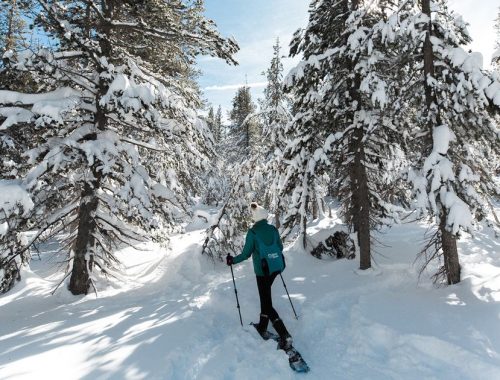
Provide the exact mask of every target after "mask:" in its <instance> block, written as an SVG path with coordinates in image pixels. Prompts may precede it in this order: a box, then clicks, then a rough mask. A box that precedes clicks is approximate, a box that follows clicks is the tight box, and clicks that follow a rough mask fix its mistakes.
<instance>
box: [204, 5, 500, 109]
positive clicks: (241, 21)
mask: <svg viewBox="0 0 500 380" xmlns="http://www.w3.org/2000/svg"><path fill="white" fill-rule="evenodd" d="M449 6H450V8H451V9H453V10H456V11H457V12H459V13H460V14H462V16H463V17H464V19H465V21H467V22H468V23H469V24H470V27H469V32H470V34H471V36H472V38H473V39H474V42H473V43H472V44H471V46H470V48H472V49H473V50H474V51H480V52H481V53H483V56H484V63H485V66H489V61H490V60H491V55H492V53H493V46H494V41H495V33H494V29H493V26H494V20H495V18H496V16H497V14H498V8H499V6H500V3H499V1H498V0H449ZM205 7H206V15H207V17H208V18H210V19H212V20H214V21H215V22H216V24H217V26H218V29H219V31H220V32H221V33H222V35H223V36H226V37H227V36H233V37H234V38H235V39H236V41H237V42H238V44H239V45H240V49H241V50H240V52H238V54H237V55H236V59H237V61H238V62H239V65H238V66H235V67H232V66H228V65H227V64H226V63H225V62H224V61H222V60H220V59H217V58H212V57H201V58H200V59H199V60H198V63H199V67H200V69H201V71H202V76H201V77H200V79H199V83H200V86H201V88H202V90H203V92H204V94H205V98H206V99H207V100H208V101H209V102H210V103H211V104H213V105H214V106H215V107H217V106H218V105H219V104H220V105H221V106H222V108H223V110H224V111H228V110H229V109H230V108H231V100H232V98H233V96H234V94H235V92H236V89H237V88H238V87H240V86H242V85H244V84H245V83H246V82H248V84H249V86H250V87H251V88H252V96H253V99H254V100H256V99H257V97H261V96H262V90H263V88H264V86H265V78H264V76H262V75H261V74H262V72H263V71H264V70H266V68H267V67H268V66H269V63H270V60H271V57H272V53H273V50H272V47H273V45H274V43H275V40H276V38H277V37H279V38H280V41H281V44H282V46H283V50H282V51H283V55H285V56H288V44H289V42H290V39H291V37H292V35H293V33H294V32H295V30H297V29H298V28H301V27H305V26H306V25H307V20H308V13H307V10H308V7H309V0H251V1H248V0H205ZM297 62H298V60H297V59H296V58H295V59H290V58H286V59H284V60H283V64H284V67H285V74H286V72H288V70H289V69H290V68H292V67H293V66H294V65H295V64H296V63H297Z"/></svg>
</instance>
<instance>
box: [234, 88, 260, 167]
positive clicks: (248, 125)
mask: <svg viewBox="0 0 500 380" xmlns="http://www.w3.org/2000/svg"><path fill="white" fill-rule="evenodd" d="M232 106H233V107H232V109H231V112H230V114H229V118H230V120H231V126H230V129H229V136H228V137H229V138H230V144H231V145H232V146H233V147H235V148H236V151H235V152H236V154H237V156H239V157H237V158H236V159H240V160H241V158H244V157H246V156H247V155H248V154H249V153H250V151H251V148H252V147H253V146H255V144H256V140H257V133H256V128H257V126H256V122H255V118H254V117H253V116H254V112H255V110H256V106H255V104H254V103H253V101H252V95H251V93H250V87H248V86H243V87H240V88H239V89H238V90H237V92H236V95H235V96H234V98H233V102H232Z"/></svg>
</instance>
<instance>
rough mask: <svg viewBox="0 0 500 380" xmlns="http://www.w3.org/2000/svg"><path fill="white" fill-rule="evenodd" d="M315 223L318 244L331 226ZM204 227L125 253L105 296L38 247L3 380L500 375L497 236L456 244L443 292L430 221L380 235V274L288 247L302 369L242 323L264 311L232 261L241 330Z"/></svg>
mask: <svg viewBox="0 0 500 380" xmlns="http://www.w3.org/2000/svg"><path fill="white" fill-rule="evenodd" d="M334 223H335V220H328V219H324V220H322V221H321V222H317V223H316V224H313V225H311V227H310V232H311V234H312V236H313V239H314V237H315V234H316V238H317V237H318V236H319V235H321V234H324V231H321V230H323V229H328V228H331V227H333V225H334ZM203 227H204V226H203V225H201V224H200V223H199V222H198V223H197V224H193V225H191V226H188V228H186V231H188V232H186V233H184V234H179V235H177V236H174V237H173V238H172V241H171V245H170V247H171V248H170V249H161V248H159V247H155V246H153V245H149V246H147V247H143V248H147V250H140V251H139V250H133V249H125V250H123V251H121V252H120V253H119V255H120V257H121V258H122V260H123V262H124V265H125V281H124V282H117V281H114V282H110V283H109V284H108V285H107V286H104V285H105V284H101V287H102V288H101V289H100V290H99V294H98V297H97V298H96V295H95V294H93V293H92V294H89V295H87V296H85V297H73V296H71V295H69V294H68V292H67V291H66V290H64V289H59V290H57V291H56V293H55V295H53V296H51V295H50V292H51V291H52V289H53V288H54V287H55V286H56V285H57V284H58V282H59V281H60V280H61V277H60V275H58V274H55V269H56V267H57V265H59V264H58V263H57V262H58V260H60V259H61V258H60V257H58V256H57V255H56V254H54V248H55V247H54V246H50V245H45V246H44V247H42V248H43V249H42V253H41V261H37V260H38V258H37V257H36V256H35V258H34V260H33V263H32V271H31V272H28V273H25V274H24V277H23V279H22V282H21V283H19V284H17V286H16V287H15V288H14V290H13V291H12V292H10V293H8V294H7V295H3V296H1V297H0V316H1V318H0V379H51V380H56V379H64V380H71V379H89V380H90V379H148V380H149V379H173V380H176V379H217V380H218V379H228V380H229V379H238V380H240V379H280V380H282V379H295V378H310V379H419V380H420V379H453V380H459V379H474V380H475V379H491V380H498V379H500V328H499V325H500V244H499V242H498V241H496V240H495V239H494V238H492V237H491V236H490V235H488V234H486V233H482V232H478V233H477V234H476V237H475V240H472V239H470V238H466V239H464V240H462V241H461V242H460V249H461V252H462V255H461V260H462V266H463V269H462V271H463V272H462V273H463V281H462V283H460V284H459V285H456V286H450V287H441V288H436V287H434V286H432V284H431V283H430V281H429V275H430V274H429V273H424V275H423V276H422V277H421V279H420V280H419V279H418V275H417V274H418V265H415V264H414V260H415V256H416V252H417V250H418V247H419V245H420V243H421V241H422V237H423V233H424V232H425V229H426V227H425V226H424V225H420V224H407V225H401V226H397V227H394V228H392V229H391V230H388V231H387V232H386V233H385V234H383V235H380V236H379V237H378V240H379V241H380V242H381V244H379V246H378V248H377V251H378V252H379V254H377V255H376V256H375V260H376V265H375V269H373V270H370V271H367V272H360V271H358V270H357V269H356V268H357V267H358V259H356V260H339V261H334V260H317V259H315V258H313V257H311V256H309V255H307V254H305V253H304V252H303V251H302V250H300V249H298V248H297V247H298V245H297V247H293V246H292V247H289V249H288V250H287V252H286V257H287V269H286V271H285V273H284V278H285V281H286V282H287V286H288V289H289V291H290V293H291V296H292V299H293V302H294V306H295V309H296V310H297V313H298V314H299V319H298V320H296V319H295V318H294V316H293V313H292V310H291V307H290V304H289V302H288V299H287V297H286V293H285V291H284V288H283V285H282V284H281V280H280V279H279V278H278V279H277V280H276V282H275V284H274V286H273V289H274V299H275V307H276V309H277V310H278V312H279V313H280V314H281V316H282V318H283V319H284V321H285V324H286V325H287V327H288V328H289V330H290V332H291V333H292V335H293V336H294V339H295V346H296V347H297V348H298V349H299V351H301V353H302V354H303V356H304V358H305V360H306V361H307V362H308V363H309V365H310V367H311V372H310V373H309V374H296V373H294V372H292V371H291V369H290V368H289V367H288V363H287V358H286V356H285V354H284V353H283V352H282V351H278V350H276V349H275V348H276V347H275V343H274V342H270V341H269V342H264V341H262V340H261V338H260V337H258V336H257V334H256V333H255V332H254V331H253V329H252V328H249V327H247V325H248V323H249V322H250V321H256V320H257V318H258V314H259V307H258V305H259V301H258V295H257V287H256V284H255V278H254V276H253V272H252V268H251V263H250V261H247V262H245V263H244V264H242V265H239V266H237V267H235V276H236V285H237V287H238V294H239V298H240V304H241V312H242V315H243V322H244V324H245V328H241V327H240V322H239V317H238V311H237V309H236V301H235V295H234V290H233V283H232V279H231V272H230V270H229V268H227V267H226V266H224V265H222V264H213V263H212V262H211V261H210V260H208V259H207V258H205V257H202V256H201V255H200V253H199V252H200V248H201V243H202V241H203Z"/></svg>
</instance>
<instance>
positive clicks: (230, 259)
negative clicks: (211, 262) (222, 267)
mask: <svg viewBox="0 0 500 380" xmlns="http://www.w3.org/2000/svg"><path fill="white" fill-rule="evenodd" d="M226 264H227V265H229V266H231V265H233V256H231V255H227V256H226Z"/></svg>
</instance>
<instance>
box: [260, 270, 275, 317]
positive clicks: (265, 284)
mask: <svg viewBox="0 0 500 380" xmlns="http://www.w3.org/2000/svg"><path fill="white" fill-rule="evenodd" d="M277 275H278V273H273V274H272V275H270V276H257V288H259V297H260V313H261V314H265V315H267V316H268V317H269V319H270V320H271V322H274V321H275V320H276V319H278V318H279V317H280V316H279V315H278V313H277V312H276V310H274V308H273V299H272V296H271V286H272V285H273V282H274V279H275V278H276V276H277Z"/></svg>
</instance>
